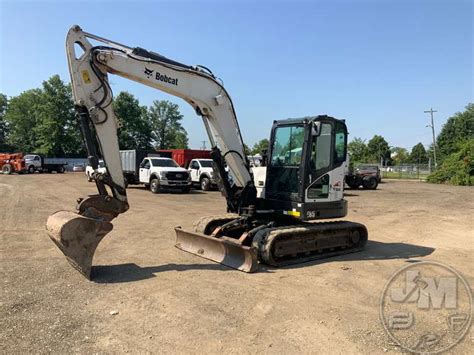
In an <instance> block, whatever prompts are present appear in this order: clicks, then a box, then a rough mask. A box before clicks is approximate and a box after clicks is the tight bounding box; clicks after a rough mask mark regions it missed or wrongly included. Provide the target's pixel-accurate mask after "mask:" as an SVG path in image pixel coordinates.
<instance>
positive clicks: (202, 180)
mask: <svg viewBox="0 0 474 355" xmlns="http://www.w3.org/2000/svg"><path fill="white" fill-rule="evenodd" d="M213 164H214V162H213V161H212V159H193V160H191V162H190V163H189V169H188V171H189V175H190V176H191V181H192V183H193V185H198V186H199V187H200V188H201V190H203V191H208V190H210V189H211V188H216V187H217V183H216V180H215V178H214V169H213V168H212V166H213Z"/></svg>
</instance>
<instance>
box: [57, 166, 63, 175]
mask: <svg viewBox="0 0 474 355" xmlns="http://www.w3.org/2000/svg"><path fill="white" fill-rule="evenodd" d="M64 170H65V169H64V166H60V167H59V168H57V169H56V172H57V173H58V174H62V173H64Z"/></svg>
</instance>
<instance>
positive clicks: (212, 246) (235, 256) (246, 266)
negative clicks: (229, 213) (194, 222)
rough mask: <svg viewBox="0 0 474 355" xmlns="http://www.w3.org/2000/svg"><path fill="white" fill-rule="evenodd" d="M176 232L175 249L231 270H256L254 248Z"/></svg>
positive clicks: (183, 231) (223, 238)
mask: <svg viewBox="0 0 474 355" xmlns="http://www.w3.org/2000/svg"><path fill="white" fill-rule="evenodd" d="M175 231H176V245H175V246H176V248H178V249H181V250H184V251H187V252H188V253H191V254H194V255H197V256H200V257H203V258H206V259H208V260H212V261H215V262H217V263H220V264H223V265H226V266H229V267H231V268H234V269H237V270H240V271H244V272H254V271H256V270H257V268H258V261H257V260H258V259H257V253H256V251H255V249H254V248H251V247H248V246H244V245H240V244H238V243H236V242H234V241H232V240H231V239H230V238H226V237H220V238H214V237H210V236H208V235H205V234H201V233H196V232H188V231H185V230H182V229H181V228H180V227H177V228H175Z"/></svg>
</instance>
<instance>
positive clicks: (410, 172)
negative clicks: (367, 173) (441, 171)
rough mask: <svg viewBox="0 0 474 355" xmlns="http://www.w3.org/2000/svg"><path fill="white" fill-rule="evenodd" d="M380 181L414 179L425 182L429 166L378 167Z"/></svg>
mask: <svg viewBox="0 0 474 355" xmlns="http://www.w3.org/2000/svg"><path fill="white" fill-rule="evenodd" d="M380 173H381V174H382V179H383V178H386V179H415V180H426V177H427V176H428V175H429V174H430V173H431V167H430V165H429V164H403V165H395V166H382V167H380Z"/></svg>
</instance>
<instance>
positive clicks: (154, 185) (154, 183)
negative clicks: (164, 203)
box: [150, 179, 160, 194]
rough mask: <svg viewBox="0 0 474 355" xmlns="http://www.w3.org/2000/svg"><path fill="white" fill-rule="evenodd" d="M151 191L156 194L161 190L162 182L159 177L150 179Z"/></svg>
mask: <svg viewBox="0 0 474 355" xmlns="http://www.w3.org/2000/svg"><path fill="white" fill-rule="evenodd" d="M150 191H151V192H153V193H154V194H157V193H158V192H160V182H159V181H158V179H152V180H151V181H150Z"/></svg>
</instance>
